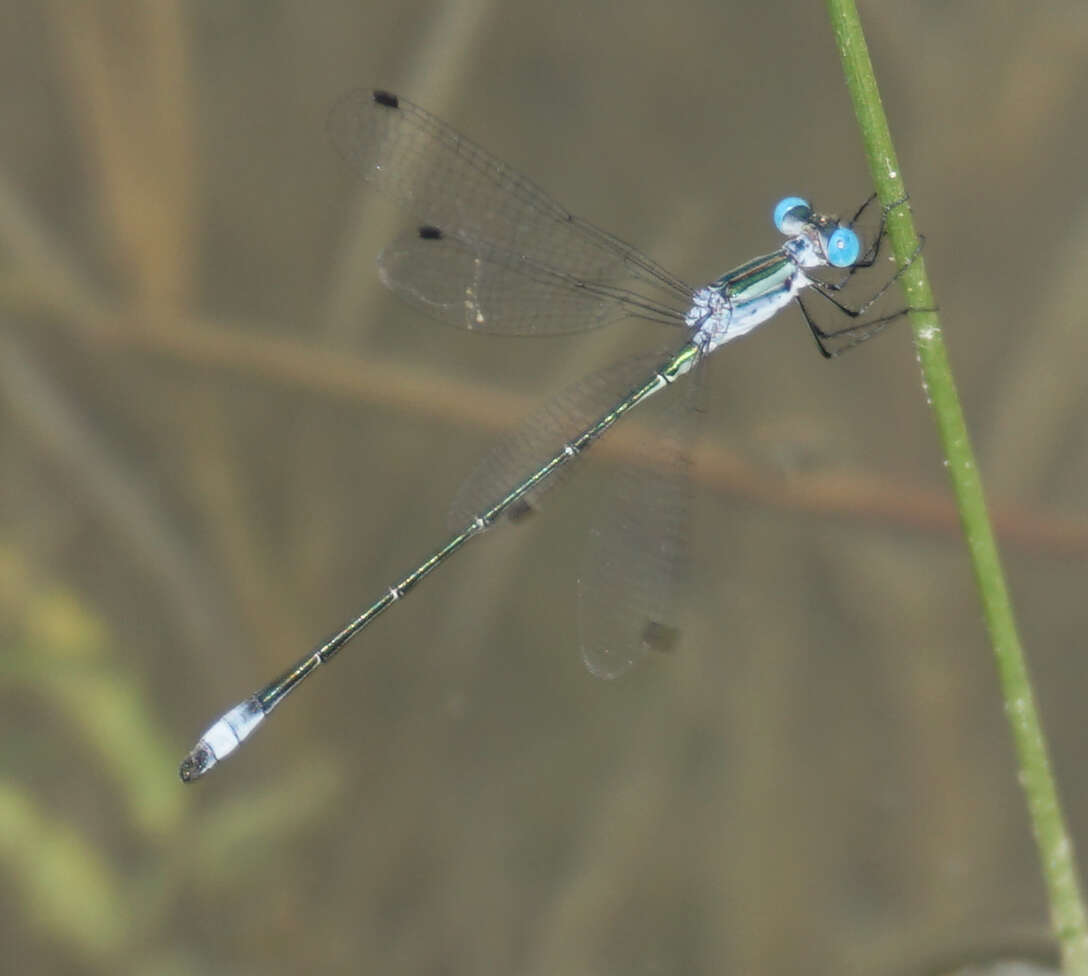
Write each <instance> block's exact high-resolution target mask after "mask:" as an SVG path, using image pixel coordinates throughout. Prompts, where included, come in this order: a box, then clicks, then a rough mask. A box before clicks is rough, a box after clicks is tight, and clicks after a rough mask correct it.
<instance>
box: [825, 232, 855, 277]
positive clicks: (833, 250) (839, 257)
mask: <svg viewBox="0 0 1088 976" xmlns="http://www.w3.org/2000/svg"><path fill="white" fill-rule="evenodd" d="M860 253H861V241H859V240H858V235H857V234H855V233H854V232H853V231H852V230H850V229H849V228H848V227H839V228H836V229H835V230H833V231H832V232H831V236H830V237H828V239H827V262H828V264H830V265H831V266H832V267H833V268H849V267H850V265H852V264H853V263H854V262H855V261H856V260H857V259H858V255H859V254H860Z"/></svg>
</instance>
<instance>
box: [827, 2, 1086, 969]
mask: <svg viewBox="0 0 1088 976" xmlns="http://www.w3.org/2000/svg"><path fill="white" fill-rule="evenodd" d="M828 11H829V13H830V18H831V24H832V28H833V30H834V32H835V38H836V41H837V43H838V47H839V54H840V56H841V58H842V64H843V72H844V75H845V77H846V83H847V86H848V88H849V90H850V95H851V98H852V99H853V102H854V111H855V113H856V115H857V119H858V124H859V126H860V128H861V133H862V138H863V140H864V143H865V150H866V153H867V155H868V158H869V166H870V169H871V170H872V175H873V181H874V183H875V185H876V189H877V194H878V196H879V198H880V202H881V203H882V204H883V205H884V206H887V205H889V204H892V203H896V202H897V201H901V200H903V198H904V197H905V196H906V190H905V187H904V183H903V178H902V175H901V173H900V169H899V163H898V161H897V159H896V156H895V149H894V148H893V146H892V139H891V133H890V132H889V131H888V120H887V118H886V117H885V115H884V108H883V105H882V104H881V100H880V93H879V91H878V89H877V84H876V78H875V76H874V74H873V65H872V62H871V61H870V60H869V52H868V49H867V47H866V44H865V37H864V34H863V32H862V29H861V22H860V20H859V18H858V12H857V8H856V7H855V5H854V2H853V0H828ZM887 228H888V238H889V241H890V242H891V245H892V250H893V252H894V253H895V257H896V260H897V261H898V262H899V265H900V267H902V266H903V265H904V264H905V263H907V262H908V261H909V260H910V257H911V255H912V254H914V253H915V252H916V250H917V248H918V236H917V234H916V232H915V229H914V222H913V219H912V217H911V213H910V208H909V207H907V206H899V207H896V208H895V209H894V210H893V211H892V212H891V214H889V217H888V222H887ZM901 280H902V282H903V286H904V289H905V291H906V295H907V301H908V302H909V304H910V305H911V307H912V308H918V309H935V302H934V300H933V293H932V290H931V289H930V285H929V280H928V278H927V276H926V269H925V261H924V259H923V257H922V255H919V256H918V257H917V258H916V260H915V261H914V262H913V264H911V266H910V267H909V268H908V270H907V271H906V272H905V273H904V275H903V277H902V279H901ZM911 321H912V323H913V327H914V341H915V346H916V347H917V350H918V360H919V363H920V364H921V367H922V381H923V383H924V385H925V389H926V393H927V396H928V398H929V401H930V404H931V406H932V409H933V415H934V419H935V420H936V422H937V431H938V434H939V436H940V439H941V443H942V445H943V448H944V451H945V457H946V458H947V461H948V471H949V476H950V477H951V480H952V487H953V490H954V492H955V496H956V501H957V504H958V506H959V511H960V521H961V524H962V525H963V531H964V536H965V538H966V540H967V548H968V551H969V553H970V557H971V561H972V565H973V567H974V572H975V579H976V582H977V584H978V588H979V594H980V596H981V599H982V607H983V613H984V616H985V620H986V627H987V630H988V631H989V635H990V641H991V643H992V645H993V649H994V657H995V659H996V661H997V669H998V674H999V677H1000V681H1001V687H1002V693H1003V695H1004V699H1005V713H1006V715H1007V716H1008V720H1009V726H1010V728H1011V729H1012V734H1013V740H1014V742H1015V744H1016V752H1017V757H1018V760H1019V764H1020V781H1021V784H1022V786H1023V788H1024V793H1025V795H1026V798H1027V803H1028V810H1029V812H1030V815H1031V821H1032V827H1033V829H1034V834H1035V842H1036V844H1037V846H1038V848H1039V854H1040V858H1041V861H1042V866H1043V876H1044V879H1045V881H1046V886H1047V891H1048V894H1049V900H1050V916H1051V924H1052V926H1053V929H1054V934H1055V936H1056V937H1057V939H1058V941H1059V943H1060V945H1061V951H1062V962H1063V971H1064V972H1065V973H1067V974H1078V976H1088V925H1086V922H1085V911H1084V903H1083V899H1082V897H1081V892H1080V887H1079V884H1078V880H1077V870H1076V863H1075V858H1074V852H1073V844H1072V841H1071V839H1070V837H1069V833H1068V831H1067V829H1066V825H1065V818H1064V816H1063V814H1062V809H1061V805H1060V803H1059V801H1058V794H1057V789H1056V787H1055V784H1054V778H1053V775H1052V773H1051V768H1050V760H1049V758H1048V756H1047V748H1046V740H1045V738H1044V736H1043V731H1042V727H1041V725H1040V723H1039V716H1038V712H1037V711H1036V707H1035V696H1034V693H1033V691H1032V687H1031V681H1030V678H1029V677H1028V670H1027V665H1026V663H1025V660H1024V654H1023V649H1022V648H1021V645H1020V638H1019V636H1018V635H1017V631H1016V622H1015V619H1014V617H1013V612H1012V605H1011V602H1010V599H1009V593H1008V588H1007V586H1006V583H1005V577H1004V573H1003V571H1002V568H1001V560H1000V558H999V556H998V552H997V545H996V543H995V541H994V535H993V529H992V527H991V525H990V520H989V516H988V514H987V511H986V503H985V500H984V498H983V492H982V482H981V480H980V478H979V474H978V468H977V466H976V465H975V459H974V455H973V453H972V450H971V443H970V440H969V439H968V436H967V428H966V425H965V424H964V419H963V413H962V411H961V409H960V402H959V396H958V394H957V392H956V386H955V382H954V380H953V377H952V371H951V367H950V365H949V362H948V354H947V350H946V349H945V345H944V339H943V336H942V333H941V328H940V323H939V321H938V317H937V313H936V311H935V310H934V311H919V312H913V313H911Z"/></svg>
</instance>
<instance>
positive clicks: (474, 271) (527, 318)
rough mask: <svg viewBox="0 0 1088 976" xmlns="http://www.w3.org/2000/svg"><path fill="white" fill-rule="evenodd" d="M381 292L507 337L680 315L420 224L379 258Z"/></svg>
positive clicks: (672, 320)
mask: <svg viewBox="0 0 1088 976" xmlns="http://www.w3.org/2000/svg"><path fill="white" fill-rule="evenodd" d="M378 267H379V273H380V274H381V278H382V282H383V283H384V284H385V285H386V287H388V288H390V289H391V290H392V291H394V292H396V293H397V295H399V296H400V297H401V298H402V299H403V300H404V301H406V302H407V303H408V304H409V305H413V306H415V307H416V308H418V309H420V310H421V311H422V312H424V313H426V314H427V315H430V316H432V317H433V318H436V319H438V320H440V321H442V322H445V323H447V324H449V325H455V326H457V327H458V328H462V329H470V330H472V331H476V332H493V333H499V334H507V335H562V334H564V333H571V332H581V331H584V330H586V329H591V328H596V327H597V326H601V325H606V324H607V323H609V322H614V321H616V320H617V319H621V318H627V317H631V316H637V317H639V318H644V319H650V320H652V321H655V322H662V323H664V324H666V325H675V326H679V325H681V324H682V320H683V311H682V310H681V309H679V308H677V307H672V306H667V305H661V304H659V303H657V302H654V301H651V300H650V299H648V298H646V297H644V296H642V295H639V294H637V293H635V292H633V291H629V290H627V289H624V288H619V287H617V286H614V285H607V284H603V283H601V282H595V281H591V280H587V279H585V278H583V277H581V276H576V275H573V274H570V273H568V272H564V271H559V270H557V269H555V268H552V267H547V266H544V265H540V264H538V263H536V262H533V261H531V260H530V259H529V258H527V257H525V256H524V255H515V254H511V253H510V252H508V251H505V250H502V249H501V248H498V247H495V246H493V245H490V244H486V243H483V242H478V241H477V242H472V243H466V242H465V241H464V240H462V239H460V238H457V237H450V236H448V235H446V234H445V233H443V232H441V231H439V229H438V228H437V227H433V226H430V225H425V226H423V227H420V228H417V229H416V231H414V232H413V233H412V234H406V235H404V236H403V237H401V238H398V239H397V240H396V241H394V242H393V243H392V244H390V245H389V246H388V247H387V248H386V249H385V250H384V251H383V252H382V255H381V257H380V258H379V259H378Z"/></svg>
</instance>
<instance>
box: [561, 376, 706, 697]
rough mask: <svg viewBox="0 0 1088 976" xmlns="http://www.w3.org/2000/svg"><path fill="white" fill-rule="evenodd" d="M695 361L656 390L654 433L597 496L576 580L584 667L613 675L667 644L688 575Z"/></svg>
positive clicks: (675, 630) (672, 641) (676, 631)
mask: <svg viewBox="0 0 1088 976" xmlns="http://www.w3.org/2000/svg"><path fill="white" fill-rule="evenodd" d="M701 373H702V370H701V368H699V367H697V368H696V371H695V375H694V376H693V377H692V379H693V380H694V382H689V383H687V384H685V389H684V390H683V391H679V390H676V389H668V390H665V391H664V392H663V393H662V394H661V397H660V398H659V397H655V398H654V399H655V400H664V402H663V403H662V404H661V406H662V407H663V411H662V417H661V420H662V423H661V425H660V427H659V428H658V429H657V430H658V434H659V436H657V437H654V438H652V439H650V440H648V441H646V442H645V443H644V444H643V445H642V456H641V457H639V458H636V459H634V460H633V461H632V462H631V463H629V464H625V465H624V466H623V467H622V469H621V470H620V471H619V472H617V473H616V475H615V482H616V489H615V490H614V491H613V492H610V493H609V495H608V496H607V497H606V498H602V501H601V511H600V514H599V516H598V518H597V519H596V521H595V523H594V526H593V528H592V530H591V531H590V536H589V541H588V543H587V545H586V550H585V553H584V556H583V561H582V572H581V575H580V576H579V579H578V630H579V638H580V640H581V644H582V656H583V658H584V660H585V663H586V667H587V668H589V670H590V671H591V672H592V673H593V674H595V675H596V676H597V677H599V678H617V677H619V676H620V675H622V674H623V673H624V672H626V671H627V670H629V669H630V668H631V667H632V666H633V665H634V664H635V663H636V662H638V661H639V660H641V659H642V658H643V657H644V656H645V655H646V653H647V652H648V651H651V650H654V651H662V652H667V651H670V650H672V649H673V648H674V647H675V645H676V643H677V641H678V640H679V637H680V628H679V625H678V622H677V608H678V606H679V605H680V599H679V597H680V591H681V588H682V587H683V586H684V585H685V583H686V581H687V579H688V577H689V553H690V540H691V482H690V479H689V477H688V472H689V469H690V466H691V459H690V453H691V444H692V442H693V438H694V436H695V433H696V430H697V426H698V425H697V423H696V421H697V418H698V417H699V416H700V415H701V414H700V412H699V411H698V410H697V409H695V407H696V401H697V398H698V396H699V387H700V383H699V382H698V381H699V379H700V374H701Z"/></svg>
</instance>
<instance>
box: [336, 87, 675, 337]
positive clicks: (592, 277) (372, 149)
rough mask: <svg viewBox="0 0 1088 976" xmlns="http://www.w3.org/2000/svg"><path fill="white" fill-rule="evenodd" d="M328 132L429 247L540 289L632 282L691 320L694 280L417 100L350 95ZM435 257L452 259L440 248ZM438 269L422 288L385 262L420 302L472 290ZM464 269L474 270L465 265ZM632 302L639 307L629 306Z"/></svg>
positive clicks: (390, 276) (587, 324) (395, 263)
mask: <svg viewBox="0 0 1088 976" xmlns="http://www.w3.org/2000/svg"><path fill="white" fill-rule="evenodd" d="M328 130H329V135H330V138H331V139H332V142H333V144H334V145H335V146H336V148H337V150H338V151H339V153H340V154H341V155H342V156H343V157H344V159H345V160H347V161H348V162H349V163H350V164H351V165H352V166H353V167H354V168H355V169H356V170H357V171H358V172H359V173H360V174H361V175H362V176H363V177H364V178H366V179H367V180H369V181H370V182H372V183H373V184H374V185H376V186H378V187H380V188H381V189H382V190H383V191H384V192H386V193H387V194H389V195H390V196H391V197H394V198H396V199H397V200H399V201H400V202H401V203H402V204H404V205H405V206H407V207H408V208H409V209H410V210H411V211H412V213H413V214H414V215H415V216H416V217H417V218H418V219H419V221H420V226H419V233H418V235H417V236H418V237H419V239H420V240H421V241H426V240H431V241H439V240H448V241H456V242H458V243H459V245H460V246H461V248H462V250H463V252H465V253H466V254H470V255H472V254H474V255H476V256H477V257H478V258H479V259H480V260H481V261H482V262H484V263H490V264H491V266H492V269H493V270H492V271H491V275H492V277H493V278H494V279H498V278H502V277H509V278H514V277H517V276H519V275H520V277H523V278H524V277H527V278H529V279H530V280H537V281H539V280H540V277H541V275H543V274H544V273H550V274H552V275H553V276H554V278H553V280H554V281H555V282H556V284H557V287H558V284H559V283H560V282H564V283H566V284H567V285H570V286H571V287H572V288H584V287H587V286H590V287H595V288H602V289H606V288H608V287H609V286H613V285H618V284H619V283H622V282H631V283H634V284H637V285H639V286H646V287H648V288H649V289H651V290H653V291H655V292H657V293H658V294H659V295H661V294H663V295H664V296H667V297H665V298H664V300H663V301H662V302H661V303H660V304H658V302H657V300H656V299H647V300H646V301H647V302H648V304H649V306H650V307H651V308H652V310H653V312H654V313H655V314H653V315H651V317H657V315H656V313H657V312H658V311H660V310H662V309H664V310H666V311H668V313H669V314H670V315H671V314H673V313H676V314H677V315H681V314H682V310H683V307H686V303H687V301H688V299H689V298H690V296H691V293H692V289H691V287H690V286H689V285H687V284H686V283H685V282H683V281H681V280H680V279H679V278H677V277H676V276H674V275H672V274H670V273H669V272H668V271H666V270H665V269H664V268H662V267H661V266H660V265H658V264H656V263H655V262H653V261H652V260H650V258H648V257H646V256H645V255H643V254H641V253H640V252H639V251H637V250H636V249H635V248H633V247H631V246H630V245H628V244H625V243H623V242H622V241H620V240H618V239H616V238H615V237H613V236H612V235H610V234H608V233H606V232H605V231H603V230H601V229H600V228H598V227H595V226H594V225H593V224H590V223H589V222H587V221H584V220H581V219H579V218H577V217H574V216H572V215H571V214H570V213H568V212H567V211H566V210H564V209H563V208H562V207H561V206H559V204H557V203H556V202H555V201H554V200H552V199H551V197H549V196H548V195H547V194H546V193H544V191H543V190H541V189H539V188H538V187H537V186H536V185H535V184H534V183H532V182H531V181H530V180H528V179H526V178H525V177H524V176H521V175H519V174H518V173H516V172H514V171H513V170H511V169H510V168H509V167H508V166H506V165H505V164H504V163H502V162H500V161H499V160H498V159H496V158H494V157H493V156H491V155H490V154H489V153H487V152H486V151H485V150H483V149H481V148H480V147H479V146H477V145H475V144H474V143H472V142H470V141H469V140H468V139H466V138H465V137H464V136H461V135H460V134H458V133H457V132H456V131H455V130H454V129H452V128H450V126H448V125H446V124H445V123H444V122H442V121H441V120H439V119H437V118H435V117H434V116H433V115H431V114H429V113H428V112H426V111H424V110H423V109H421V108H419V107H418V106H417V105H413V104H412V103H411V102H409V101H408V100H407V99H404V98H399V97H397V96H395V95H392V94H390V93H388V92H382V91H374V90H369V89H361V90H357V91H352V92H349V93H347V94H346V95H344V96H343V97H342V98H341V99H340V100H339V101H338V102H337V103H336V104H335V105H334V106H333V108H332V111H331V112H330V114H329V120H328ZM428 235H430V236H428ZM415 247H416V248H417V249H423V247H424V245H423V244H417V245H415ZM406 253H410V250H409V251H408V252H406ZM431 253H434V254H436V255H439V256H442V255H444V254H446V253H450V252H449V251H448V250H446V249H445V248H435V249H434V251H433V252H431ZM432 260H434V259H432ZM434 268H435V265H432V266H431V269H429V270H427V271H426V272H425V273H423V272H421V274H423V277H421V278H420V279H419V280H415V281H413V280H412V275H411V270H410V268H409V266H408V264H407V263H406V261H405V260H399V259H398V260H394V258H393V257H390V258H389V259H388V260H386V261H385V262H384V263H383V269H384V270H385V272H386V275H387V280H388V281H389V282H390V283H391V284H393V285H394V287H396V288H397V290H398V291H399V292H400V293H401V294H406V295H408V296H410V297H411V298H412V300H413V301H416V302H417V303H419V300H420V298H421V297H425V298H426V300H428V301H430V299H431V298H432V297H433V296H432V295H431V293H430V292H429V291H427V288H429V287H432V286H434V285H437V286H438V287H439V288H440V289H444V290H445V291H443V292H441V294H442V296H443V297H448V292H449V290H450V289H451V288H457V287H460V288H461V289H462V290H463V289H464V288H466V287H469V286H470V285H471V283H472V281H473V278H472V277H471V274H470V275H469V276H468V277H467V278H460V279H458V278H456V277H455V276H454V274H453V273H452V272H451V271H446V272H445V273H444V276H443V275H441V274H437V273H436V271H435V270H434ZM459 270H460V271H461V272H462V273H464V272H466V271H469V272H471V270H472V269H471V268H468V267H466V265H465V264H464V262H463V261H462V264H461V265H460V267H459ZM502 287H503V288H507V289H513V290H516V289H517V288H518V287H522V286H520V285H519V284H516V283H515V284H505V283H504V284H503V285H502ZM530 290H531V289H530ZM614 297H615V299H616V300H617V305H616V306H615V307H616V308H619V307H621V306H623V307H624V309H625V312H624V313H625V314H634V315H640V314H645V312H646V308H645V307H644V305H642V304H641V302H642V299H640V298H639V296H638V295H637V293H634V292H630V291H628V290H626V289H622V288H621V289H618V290H617V291H616V292H615V295H614ZM629 298H630V299H632V302H631V304H630V305H625V302H626V300H627V299H629ZM670 302H675V303H676V304H677V306H678V308H673V307H672V305H670V304H669V303H670ZM431 304H439V303H435V302H432V303H431ZM514 311H515V309H514V308H513V306H511V305H506V306H503V312H504V314H506V313H508V312H514ZM443 317H445V316H443ZM602 321H607V317H605V318H604V319H603V320H602V319H601V318H600V317H596V318H594V317H593V316H589V317H586V318H584V319H582V320H580V321H572V322H571V323H570V324H569V327H568V329H565V330H564V331H576V330H577V329H579V328H592V327H593V326H594V325H598V324H601V322H602ZM459 324H464V323H463V322H460V323H459ZM508 331H509V330H508Z"/></svg>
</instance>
